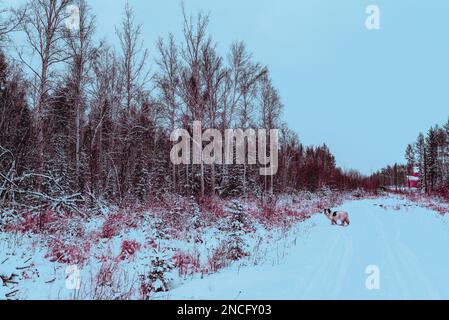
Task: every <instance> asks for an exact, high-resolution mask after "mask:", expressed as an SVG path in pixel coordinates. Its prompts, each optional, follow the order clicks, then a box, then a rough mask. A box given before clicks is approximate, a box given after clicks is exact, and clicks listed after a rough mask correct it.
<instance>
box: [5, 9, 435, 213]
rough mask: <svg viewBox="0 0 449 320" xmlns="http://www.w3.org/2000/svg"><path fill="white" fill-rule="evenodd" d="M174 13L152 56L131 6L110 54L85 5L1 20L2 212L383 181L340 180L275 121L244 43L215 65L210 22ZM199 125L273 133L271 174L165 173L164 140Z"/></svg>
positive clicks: (229, 168)
mask: <svg viewBox="0 0 449 320" xmlns="http://www.w3.org/2000/svg"><path fill="white" fill-rule="evenodd" d="M71 5H76V6H77V7H78V8H79V21H76V24H77V27H76V28H70V27H68V26H67V23H66V22H67V19H68V18H70V17H69V16H68V15H69V14H70V10H68V8H69V6H71ZM182 12H183V21H182V38H181V39H180V40H178V39H175V36H174V35H172V34H168V35H167V36H165V37H162V38H160V39H159V40H158V42H157V44H156V46H155V48H153V50H151V51H149V50H148V49H146V47H145V45H144V42H143V37H142V26H141V25H140V24H138V23H137V22H136V19H135V14H134V11H133V9H132V8H131V7H130V6H129V5H128V4H126V6H125V8H124V12H123V17H122V21H121V24H120V25H119V26H118V27H117V28H116V30H115V35H116V37H117V43H118V46H114V45H112V44H110V43H108V42H107V41H105V40H96V39H97V36H96V22H95V21H96V19H95V14H94V13H93V12H92V10H91V8H90V7H89V5H88V4H87V2H86V1H85V0H30V1H28V2H27V3H26V5H25V6H23V7H20V8H14V9H11V10H10V9H6V8H4V9H2V10H0V41H1V43H0V50H1V52H0V174H1V175H0V199H1V200H0V201H1V202H2V204H9V205H11V204H12V205H14V206H29V205H30V204H33V205H39V203H43V202H51V201H61V202H65V203H71V204H73V206H74V207H76V205H78V204H81V203H94V202H96V201H102V200H107V201H116V202H119V203H126V202H129V201H138V200H144V199H146V198H148V197H149V196H157V195H160V194H163V193H166V192H173V193H179V194H182V195H193V196H214V195H217V196H223V197H231V196H242V195H248V194H252V195H256V196H257V195H260V194H264V193H282V192H290V191H294V190H310V191H316V190H319V189H321V188H323V187H329V188H333V189H338V190H352V189H356V188H367V189H371V190H376V189H377V187H378V186H379V180H378V179H377V177H375V176H374V177H369V178H368V177H364V176H362V175H361V174H359V173H358V172H355V171H343V170H342V169H340V168H338V167H337V166H336V160H335V157H334V156H333V155H332V153H331V152H330V150H329V149H328V147H327V146H326V145H322V146H317V147H314V146H304V145H303V144H302V143H301V142H300V140H299V137H298V136H297V134H296V133H295V132H293V131H292V130H291V129H289V128H288V127H287V125H286V124H285V123H284V122H283V121H282V110H283V104H282V101H281V97H280V93H279V91H278V89H277V88H275V86H274V85H273V83H272V81H271V77H270V72H269V70H268V68H267V67H266V66H264V65H262V64H261V63H258V62H256V61H254V59H253V57H252V54H251V53H250V52H249V51H248V49H247V48H246V46H245V44H244V43H243V42H235V43H233V44H232V45H231V46H230V48H229V50H228V52H227V53H226V54H225V55H220V54H219V52H218V51H217V44H216V42H215V41H214V39H213V38H212V37H211V36H210V35H209V33H208V24H209V17H208V16H207V15H203V14H202V13H199V14H198V15H196V16H191V15H189V14H187V13H186V10H185V9H184V7H182ZM18 38H20V39H23V41H20V43H17V42H16V41H14V39H18ZM304 107H307V106H304ZM193 121H201V122H202V124H203V126H204V127H206V128H217V129H219V130H221V132H224V130H225V129H228V128H241V129H248V128H254V129H258V128H261V129H267V130H269V129H274V128H278V129H280V135H279V146H280V147H279V170H278V173H277V175H275V176H274V177H264V176H260V175H259V170H258V167H255V166H254V165H248V164H247V163H245V164H242V165H173V164H172V163H171V162H170V149H171V147H172V145H173V142H171V141H170V133H171V132H172V131H173V130H174V129H178V128H184V129H188V130H189V131H191V129H192V128H191V125H192V123H193ZM430 167H431V166H430V165H429V168H430ZM429 181H430V180H429ZM432 181H433V180H432ZM434 182H435V185H433V184H432V186H436V183H437V180H435V181H434Z"/></svg>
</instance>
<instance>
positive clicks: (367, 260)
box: [169, 198, 449, 299]
mask: <svg viewBox="0 0 449 320" xmlns="http://www.w3.org/2000/svg"><path fill="white" fill-rule="evenodd" d="M380 205H381V206H380ZM340 208H341V209H344V210H347V211H348V212H349V213H350V218H351V226H350V227H347V228H343V227H332V226H331V225H330V221H328V220H327V219H326V218H325V217H324V215H316V216H315V217H313V219H312V221H311V222H312V223H313V225H314V226H313V227H312V229H311V230H310V232H308V234H307V235H305V234H303V235H302V236H301V235H299V236H298V238H299V239H300V240H298V242H297V244H296V245H295V246H294V247H292V249H291V250H290V253H289V255H288V256H287V257H286V258H285V259H284V260H283V261H282V262H281V263H279V264H277V265H271V264H269V263H268V264H265V265H261V266H252V267H251V266H248V267H242V268H240V269H239V270H238V269H237V268H230V269H227V270H224V271H222V272H221V273H218V274H215V275H212V276H209V277H206V278H204V279H194V280H190V281H187V282H186V283H185V284H184V285H182V286H180V287H178V288H177V289H175V290H174V291H172V292H171V294H170V296H169V298H170V299H441V298H444V299H449V226H448V224H447V222H448V219H447V218H446V217H442V216H440V215H438V214H437V213H435V212H433V211H431V210H428V209H424V208H420V207H417V206H414V205H412V206H410V203H409V202H407V201H405V200H400V199H394V198H388V199H376V200H361V201H350V202H347V203H345V204H344V205H342V206H341V207H340ZM368 266H376V267H377V268H378V270H379V277H378V279H379V285H380V288H379V289H374V290H369V289H367V286H366V280H367V278H368V277H370V279H372V277H375V276H376V274H372V275H371V276H370V275H369V274H367V273H366V271H367V267H368Z"/></svg>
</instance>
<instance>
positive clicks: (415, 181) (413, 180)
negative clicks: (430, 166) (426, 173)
mask: <svg viewBox="0 0 449 320" xmlns="http://www.w3.org/2000/svg"><path fill="white" fill-rule="evenodd" d="M407 186H408V188H409V189H417V188H419V173H418V168H416V167H415V168H413V173H412V174H411V175H409V176H407Z"/></svg>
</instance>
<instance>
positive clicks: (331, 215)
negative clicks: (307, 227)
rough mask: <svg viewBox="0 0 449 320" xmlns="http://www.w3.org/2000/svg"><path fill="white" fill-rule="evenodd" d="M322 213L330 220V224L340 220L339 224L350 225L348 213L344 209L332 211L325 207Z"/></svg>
mask: <svg viewBox="0 0 449 320" xmlns="http://www.w3.org/2000/svg"><path fill="white" fill-rule="evenodd" d="M324 215H325V216H326V217H327V218H328V219H329V220H330V221H331V222H332V225H336V224H337V222H338V221H340V225H341V226H345V225H348V226H349V225H350V223H351V222H350V221H349V215H348V213H347V212H345V211H334V212H332V210H331V209H325V210H324Z"/></svg>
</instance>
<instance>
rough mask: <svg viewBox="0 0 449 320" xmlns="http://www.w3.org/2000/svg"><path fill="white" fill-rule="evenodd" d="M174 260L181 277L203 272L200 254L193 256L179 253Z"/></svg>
mask: <svg viewBox="0 0 449 320" xmlns="http://www.w3.org/2000/svg"><path fill="white" fill-rule="evenodd" d="M173 259H174V260H175V267H176V268H177V269H178V270H179V275H180V276H187V275H192V274H194V273H196V272H200V271H201V264H200V257H199V254H196V255H195V256H193V255H192V254H191V253H186V252H181V251H178V252H176V254H175V255H174V256H173Z"/></svg>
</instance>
